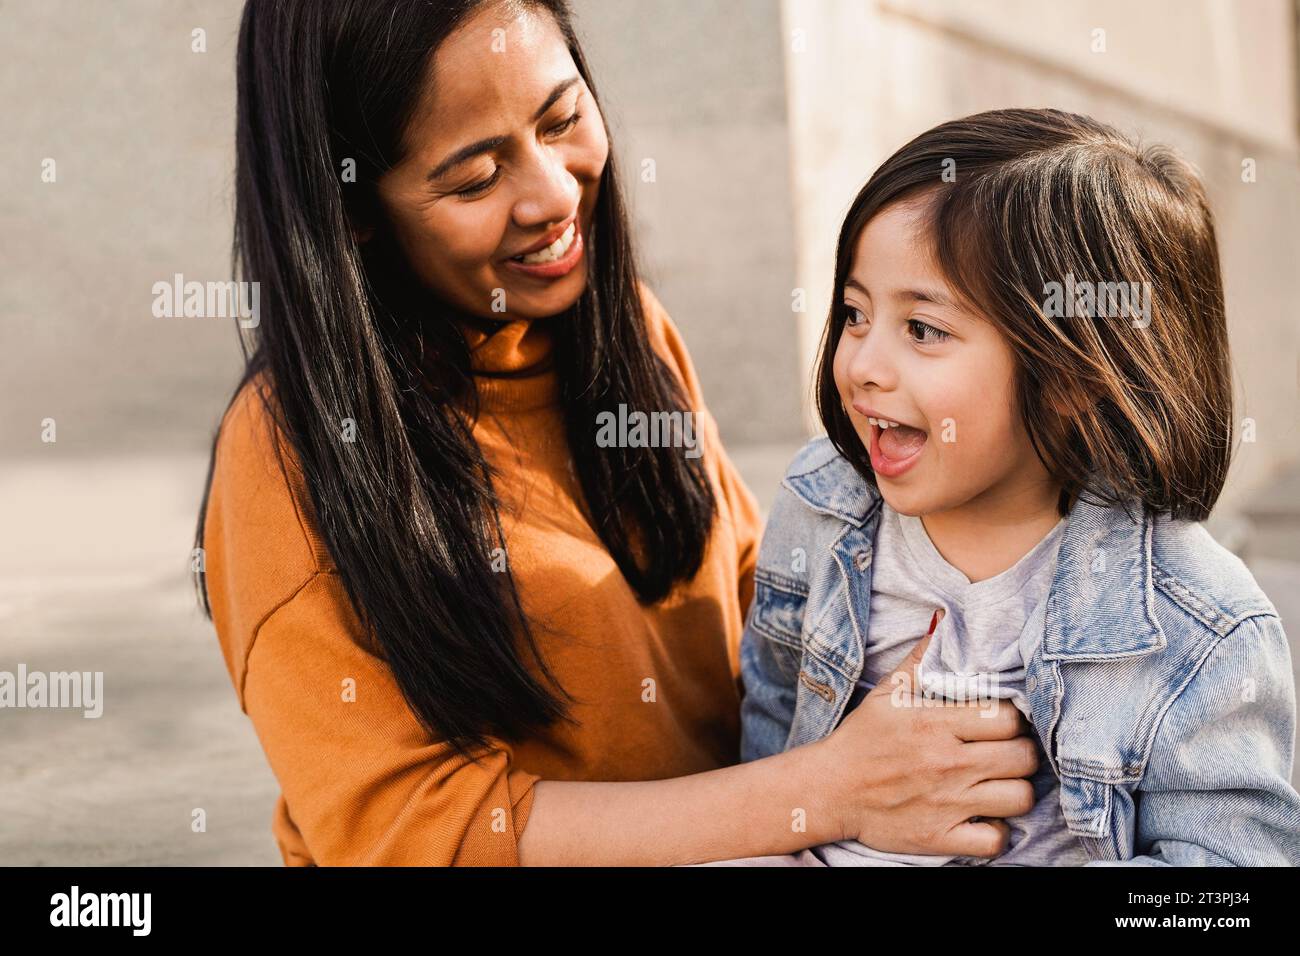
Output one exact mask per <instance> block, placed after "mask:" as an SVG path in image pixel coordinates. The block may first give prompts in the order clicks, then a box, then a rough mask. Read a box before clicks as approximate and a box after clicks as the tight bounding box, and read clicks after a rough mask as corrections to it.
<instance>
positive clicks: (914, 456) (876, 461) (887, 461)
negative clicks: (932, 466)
mask: <svg viewBox="0 0 1300 956" xmlns="http://www.w3.org/2000/svg"><path fill="white" fill-rule="evenodd" d="M927 441H928V436H927V437H926V438H923V439H922V440H921V443H920V444H919V445H917V446H916V450H915V451H913V452H911V453H910V454H908V455H906V456H904V457H902V458H889V457H886V455H885V453H884V452H883V451H881V448H880V426H879V425H872V426H871V448H870V452H871V470H872V471H874V472H875V473H876V474H877V475H881V476H883V477H885V478H897V477H899V476H900V475H902V474H903V473H904V472H906V471H908V470H909V469H910V468H911V467H912V466H913V465H915V464H916V463H917V462H918V461H919V460H920V458H921V453H922V452H923V451H925V446H926V443H927Z"/></svg>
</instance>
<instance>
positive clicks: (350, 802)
mask: <svg viewBox="0 0 1300 956" xmlns="http://www.w3.org/2000/svg"><path fill="white" fill-rule="evenodd" d="M353 627H355V620H354V619H353V614H352V611H351V608H350V605H349V603H348V601H347V598H346V595H345V592H344V590H343V587H342V583H341V582H340V580H339V579H338V576H337V575H336V574H334V573H329V572H327V573H319V574H316V575H314V576H313V577H312V578H311V579H310V580H309V581H308V582H307V583H306V584H305V585H304V586H303V587H302V589H301V590H299V591H298V592H297V593H296V594H295V595H294V596H293V597H292V598H290V599H289V600H288V601H286V602H285V603H284V604H283V605H281V606H280V607H279V608H277V609H276V610H275V611H274V612H273V613H272V614H271V615H270V616H269V617H268V618H267V619H266V621H265V622H264V623H263V624H262V626H261V627H260V628H259V629H258V633H257V636H256V639H255V641H254V642H253V647H252V650H251V652H250V654H249V656H248V661H247V665H246V673H245V680H244V688H243V695H242V703H243V706H244V709H245V711H246V712H247V714H248V716H249V718H251V720H252V722H253V725H254V727H255V729H256V731H257V736H258V739H259V740H260V741H261V744H262V749H263V750H264V751H265V753H266V757H267V760H268V761H269V763H270V765H271V769H272V771H273V772H274V773H275V776H276V778H277V780H278V781H279V783H280V786H281V788H282V789H283V791H284V798H285V802H286V804H287V805H288V807H289V810H290V813H291V814H292V817H293V821H294V824H295V825H296V826H297V827H298V830H299V831H300V832H301V834H302V836H303V839H304V841H305V842H306V844H307V846H308V848H309V849H310V851H311V854H312V857H313V858H314V860H315V861H316V862H317V863H318V864H321V865H327V866H328V865H343V866H358V865H361V866H365V865H387V866H392V865H421V866H445V865H461V864H467V865H472V866H491V865H516V864H517V863H518V852H517V850H518V840H519V837H520V836H521V834H522V833H523V829H524V825H525V824H526V823H527V821H528V813H529V810H530V809H531V807H532V797H533V784H534V783H535V782H536V781H537V780H538V779H539V778H538V777H537V776H536V775H535V774H531V773H528V772H526V771H524V770H521V769H518V768H516V767H514V766H512V753H511V750H510V747H509V746H507V745H504V744H496V745H494V746H493V747H492V748H491V749H489V750H487V751H485V752H483V753H482V755H481V756H480V758H479V761H478V763H474V762H472V761H470V760H468V759H467V758H464V757H461V756H458V755H457V754H456V753H455V752H454V751H453V750H451V748H450V747H449V746H447V745H446V744H445V743H444V742H441V741H438V740H436V739H433V738H432V737H431V736H430V734H429V732H428V731H427V730H426V729H425V728H424V727H423V725H421V724H420V722H419V721H418V720H417V719H416V717H415V714H414V713H413V711H412V710H411V709H410V707H409V706H408V705H407V703H406V701H405V699H404V698H403V696H402V694H401V691H400V689H399V688H398V686H397V683H396V680H395V679H394V677H393V675H392V672H391V671H390V670H389V668H388V667H387V665H386V664H385V663H384V662H383V661H382V660H380V659H379V658H377V657H375V656H373V655H371V654H370V653H368V652H367V651H366V650H364V649H363V647H362V646H361V644H360V643H359V642H358V641H356V640H354V637H353V634H352V633H351V631H352V629H353Z"/></svg>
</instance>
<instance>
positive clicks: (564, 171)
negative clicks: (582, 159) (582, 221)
mask: <svg viewBox="0 0 1300 956" xmlns="http://www.w3.org/2000/svg"><path fill="white" fill-rule="evenodd" d="M520 190H521V192H520V195H519V199H518V201H517V202H516V203H515V207H514V211H513V215H514V220H515V224H516V225H518V226H519V227H520V228H523V229H533V228H536V227H537V226H545V225H547V224H550V223H558V222H563V221H564V220H566V219H568V218H569V217H570V216H572V215H573V214H574V212H575V211H577V208H578V197H579V196H580V194H581V192H582V190H581V187H580V186H579V185H578V180H577V178H576V177H574V175H573V174H572V173H571V172H569V169H568V167H567V166H566V165H565V162H564V156H563V154H561V153H558V152H555V151H552V150H549V149H546V148H544V147H543V148H540V149H538V150H536V151H535V152H534V153H533V157H532V162H531V164H530V166H529V173H528V175H526V176H525V177H524V179H523V180H522V181H521V182H520Z"/></svg>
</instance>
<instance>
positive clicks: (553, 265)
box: [505, 219, 586, 279]
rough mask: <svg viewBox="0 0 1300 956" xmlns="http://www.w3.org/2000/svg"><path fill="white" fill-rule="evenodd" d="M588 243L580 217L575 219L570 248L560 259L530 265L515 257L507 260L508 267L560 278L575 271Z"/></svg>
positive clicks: (546, 276) (526, 272) (536, 274)
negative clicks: (585, 239)
mask: <svg viewBox="0 0 1300 956" xmlns="http://www.w3.org/2000/svg"><path fill="white" fill-rule="evenodd" d="M585 248H586V243H585V242H584V241H583V239H582V222H581V220H580V219H575V220H574V230H573V242H571V243H569V248H568V250H567V251H566V252H565V253H564V255H563V256H561V257H560V258H559V259H556V260H555V261H554V262H540V263H537V264H535V265H529V264H528V263H526V262H519V261H517V260H515V259H507V260H505V264H506V268H508V269H513V270H515V271H516V272H521V273H523V274H524V275H528V276H533V277H535V278H538V279H558V278H560V277H561V276H566V275H568V274H569V273H570V272H572V271H573V269H574V267H575V266H577V264H578V263H579V262H580V261H581V260H582V254H583V251H584V250H585Z"/></svg>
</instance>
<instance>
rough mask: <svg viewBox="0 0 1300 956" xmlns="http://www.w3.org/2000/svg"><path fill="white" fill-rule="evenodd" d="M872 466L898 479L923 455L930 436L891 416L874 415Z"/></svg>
mask: <svg viewBox="0 0 1300 956" xmlns="http://www.w3.org/2000/svg"><path fill="white" fill-rule="evenodd" d="M867 422H868V423H869V424H870V425H871V468H872V470H873V471H875V473H876V474H877V475H881V476H883V477H885V478H897V477H898V476H899V475H901V474H903V472H905V471H907V470H908V469H909V468H911V467H912V466H913V465H914V464H916V462H917V460H918V459H919V458H920V457H921V452H922V450H923V449H924V448H925V443H926V440H927V439H928V437H929V436H928V435H926V433H925V432H923V431H922V430H921V429H919V428H913V427H912V426H911V425H904V424H902V423H901V422H896V421H893V420H892V419H888V418H877V417H874V416H870V417H868V418H867Z"/></svg>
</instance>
